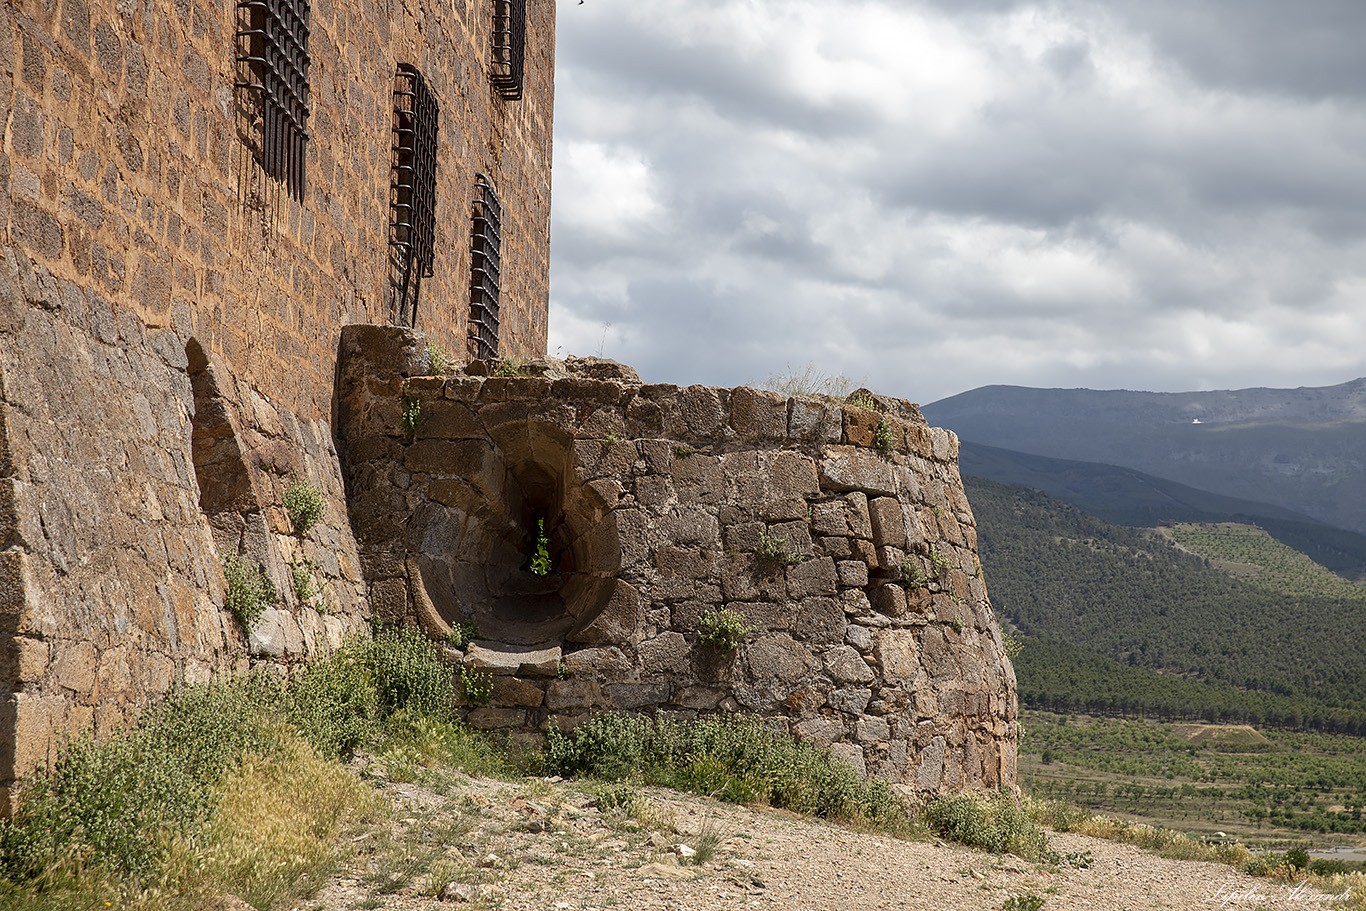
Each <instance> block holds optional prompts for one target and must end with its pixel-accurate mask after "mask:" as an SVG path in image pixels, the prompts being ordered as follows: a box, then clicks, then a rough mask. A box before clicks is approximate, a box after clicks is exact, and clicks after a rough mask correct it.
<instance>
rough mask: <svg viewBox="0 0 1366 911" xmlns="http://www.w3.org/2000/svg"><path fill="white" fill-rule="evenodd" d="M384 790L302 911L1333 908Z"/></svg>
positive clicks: (1255, 889) (683, 812) (1190, 868)
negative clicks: (1031, 900) (342, 860)
mask: <svg viewBox="0 0 1366 911" xmlns="http://www.w3.org/2000/svg"><path fill="white" fill-rule="evenodd" d="M386 790H387V791H388V793H389V794H390V796H391V797H392V798H393V800H394V803H395V806H396V808H397V809H396V812H395V816H394V819H393V820H392V822H391V824H390V826H389V827H388V829H387V830H382V831H380V832H379V833H378V834H371V835H368V836H362V837H361V838H360V839H359V840H358V845H357V846H358V848H359V849H360V852H361V853H360V854H359V855H358V856H357V858H356V859H355V860H354V861H353V862H352V863H351V864H350V865H349V866H348V867H347V869H345V870H344V871H343V872H342V873H341V874H339V875H337V876H336V877H334V878H333V879H332V880H331V881H329V882H328V883H327V885H326V886H325V887H324V888H323V889H322V890H321V891H320V892H319V893H317V894H316V895H314V896H313V897H312V898H310V899H308V900H307V901H304V902H301V903H300V904H299V905H298V906H297V908H298V911H324V909H327V911H331V909H352V908H356V909H361V908H383V909H402V911H417V909H438V908H440V909H454V908H459V907H468V908H479V907H485V908H502V909H507V911H570V909H572V911H586V909H632V911H637V909H638V911H713V909H717V911H719V909H748V908H778V909H784V911H788V909H791V911H808V909H809V911H838V909H884V908H885V909H898V911H945V909H953V911H988V909H990V911H1000V909H1002V908H1003V907H1005V906H1006V905H1007V903H1008V902H1010V901H1011V900H1012V899H1016V900H1017V901H1022V900H1023V899H1024V897H1027V896H1031V895H1032V896H1037V897H1038V898H1040V899H1042V900H1043V904H1042V905H1041V906H1031V905H1030V904H1018V905H1017V906H1018V907H1022V908H1030V907H1041V908H1043V909H1044V911H1065V909H1097V911H1101V909H1104V911H1111V909H1146V908H1173V909H1205V908H1208V909H1217V908H1230V909H1231V908H1242V909H1247V911H1257V909H1291V908H1295V909H1313V908H1327V907H1330V906H1331V899H1330V897H1329V896H1326V895H1323V894H1322V893H1319V892H1314V891H1304V890H1298V891H1297V890H1295V889H1293V888H1291V887H1288V886H1284V885H1280V884H1276V883H1271V882H1268V881H1267V880H1264V879H1256V878H1253V877H1250V876H1246V875H1243V874H1241V873H1238V872H1236V871H1234V870H1233V869H1232V868H1230V867H1226V866H1223V865H1219V864H1209V863H1198V862H1193V861H1178V860H1168V859H1165V858H1162V857H1158V856H1156V855H1153V854H1149V853H1146V852H1144V851H1141V850H1139V849H1138V848H1135V847H1132V846H1129V845H1122V844H1116V843H1113V842H1107V841H1102V840H1098V839H1093V838H1087V837H1085V836H1081V835H1073V834H1060V833H1055V834H1053V835H1052V837H1051V843H1052V846H1053V848H1054V849H1055V850H1057V851H1059V852H1061V853H1062V854H1063V855H1064V856H1067V855H1071V856H1073V857H1078V858H1080V857H1086V858H1088V859H1089V860H1090V864H1089V866H1083V867H1078V866H1071V865H1067V864H1064V865H1063V866H1061V867H1050V866H1044V865H1040V864H1033V863H1029V862H1026V861H1023V860H1020V859H1019V858H1017V857H1014V856H1010V855H1006V856H996V855H991V854H985V853H982V852H978V851H973V850H969V849H966V848H962V847H958V846H956V845H945V844H943V843H934V842H914V841H900V840H897V839H894V838H890V837H888V836H885V835H870V834H863V833H858V832H853V831H849V830H847V829H843V828H839V827H836V826H832V825H828V824H825V823H821V822H813V821H810V820H805V819H801V818H797V817H794V816H790V815H787V814H783V813H780V812H775V811H771V810H762V811H761V810H751V809H746V808H741V807H735V806H732V805H728V804H722V803H718V802H716V801H713V800H707V799H704V798H697V797H690V796H686V795H680V794H677V793H675V792H672V791H656V790H652V789H640V790H639V791H637V792H636V794H637V797H638V799H637V800H636V802H635V805H634V807H633V808H632V809H631V811H630V812H622V811H620V810H611V809H608V810H600V809H599V808H598V807H597V806H596V805H595V801H594V795H593V793H592V791H591V788H589V789H588V790H585V789H584V788H583V787H581V786H580V785H579V784H578V783H569V782H558V781H536V780H533V781H531V782H523V783H518V784H508V783H504V782H498V781H491V780H484V779H466V778H463V777H461V778H457V779H451V780H446V781H444V782H438V783H437V784H435V785H434V786H432V787H424V786H417V785H413V784H390V785H387V786H386ZM599 802H601V801H599ZM607 802H608V803H610V801H607ZM709 844H710V845H713V846H714V854H713V855H712V856H711V857H710V858H709V859H707V860H706V861H705V862H703V863H700V864H699V863H697V862H696V858H693V857H688V856H687V855H688V851H689V850H690V849H696V848H698V847H699V846H700V847H702V848H703V850H704V852H705V849H706V846H707V845H709ZM1082 863H1083V864H1084V861H1083V862H1082ZM447 883H449V885H447ZM441 894H444V896H445V897H444V898H440V897H437V896H438V895H441ZM1017 897H1018V898H1017Z"/></svg>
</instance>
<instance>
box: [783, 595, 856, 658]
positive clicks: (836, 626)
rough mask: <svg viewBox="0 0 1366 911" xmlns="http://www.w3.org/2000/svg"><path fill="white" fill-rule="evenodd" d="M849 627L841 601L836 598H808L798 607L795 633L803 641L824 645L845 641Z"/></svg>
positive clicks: (818, 645)
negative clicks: (845, 632)
mask: <svg viewBox="0 0 1366 911" xmlns="http://www.w3.org/2000/svg"><path fill="white" fill-rule="evenodd" d="M847 627H848V621H847V620H846V619H845V617H844V608H843V606H842V605H841V604H840V602H838V601H836V600H835V599H834V598H807V599H805V600H804V601H802V603H801V606H800V607H799V608H798V609H797V622H796V624H795V626H794V627H793V635H794V636H795V637H796V638H797V639H798V640H800V641H802V642H807V643H810V644H811V645H813V646H816V647H822V646H827V645H834V644H836V643H839V642H843V641H844V631H845V629H846V628H847Z"/></svg>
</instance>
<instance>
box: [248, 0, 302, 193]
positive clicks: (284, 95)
mask: <svg viewBox="0 0 1366 911" xmlns="http://www.w3.org/2000/svg"><path fill="white" fill-rule="evenodd" d="M308 13H309V7H308V0H238V3H237V60H236V62H237V76H236V82H235V83H234V88H236V89H237V90H238V91H239V92H243V93H245V96H246V101H247V111H248V116H249V117H250V118H251V120H252V121H253V122H252V123H251V124H250V125H249V127H250V128H249V131H248V132H249V134H250V137H251V144H252V145H253V148H252V154H253V156H254V157H255V159H256V161H257V163H258V164H260V166H261V169H262V170H264V171H265V172H266V173H267V174H269V175H270V176H271V177H272V178H274V179H275V180H277V181H280V182H281V183H283V184H285V186H286V187H288V189H289V192H290V195H291V196H293V197H294V198H295V199H297V200H299V201H300V202H302V201H303V197H304V158H305V154H306V152H307V146H308V66H309V56H308Z"/></svg>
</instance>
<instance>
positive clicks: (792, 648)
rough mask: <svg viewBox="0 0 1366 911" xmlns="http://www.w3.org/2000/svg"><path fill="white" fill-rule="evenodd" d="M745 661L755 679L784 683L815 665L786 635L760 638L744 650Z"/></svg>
mask: <svg viewBox="0 0 1366 911" xmlns="http://www.w3.org/2000/svg"><path fill="white" fill-rule="evenodd" d="M745 660H746V663H747V664H748V666H749V671H750V673H751V674H753V675H754V676H755V677H759V678H762V677H776V678H777V679H779V680H786V681H795V680H800V679H801V678H802V677H803V676H805V675H806V673H807V671H808V670H810V669H811V667H812V666H813V665H814V664H815V659H813V658H812V656H811V652H809V651H808V650H807V649H806V647H805V646H803V645H802V644H801V643H799V642H797V641H795V640H794V639H793V638H792V637H791V636H788V635H773V636H763V637H760V638H759V639H758V640H756V641H755V642H754V643H752V644H751V645H750V646H749V647H748V649H747V650H746V653H745ZM865 667H866V665H865Z"/></svg>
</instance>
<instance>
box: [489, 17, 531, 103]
mask: <svg viewBox="0 0 1366 911" xmlns="http://www.w3.org/2000/svg"><path fill="white" fill-rule="evenodd" d="M525 58H526V0H494V3H493V62H492V66H491V67H490V69H489V79H490V81H492V82H493V86H494V88H496V89H497V90H498V94H500V95H502V96H503V97H504V98H507V99H509V100H513V101H515V100H516V99H518V98H521V97H522V75H523V71H524V69H525V65H526V61H525Z"/></svg>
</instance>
